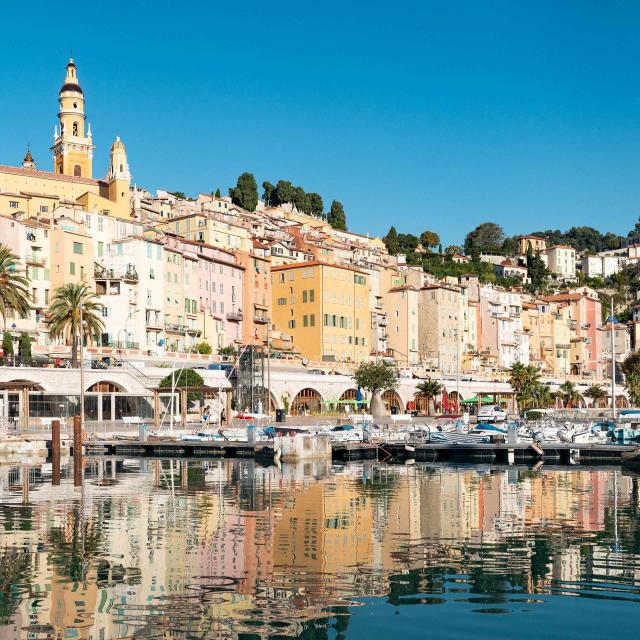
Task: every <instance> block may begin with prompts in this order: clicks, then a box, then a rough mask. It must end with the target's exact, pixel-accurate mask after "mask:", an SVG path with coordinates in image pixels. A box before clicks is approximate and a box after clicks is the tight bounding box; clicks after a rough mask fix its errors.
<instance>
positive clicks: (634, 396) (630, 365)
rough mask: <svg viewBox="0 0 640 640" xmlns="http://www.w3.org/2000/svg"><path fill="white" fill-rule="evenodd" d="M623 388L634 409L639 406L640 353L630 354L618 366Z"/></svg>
mask: <svg viewBox="0 0 640 640" xmlns="http://www.w3.org/2000/svg"><path fill="white" fill-rule="evenodd" d="M620 370H621V371H622V373H624V387H625V389H626V390H627V393H628V394H629V399H630V400H631V404H632V405H633V406H634V407H637V406H640V351H634V352H632V353H630V354H629V355H628V356H627V357H626V358H625V359H624V360H623V361H622V364H621V365H620Z"/></svg>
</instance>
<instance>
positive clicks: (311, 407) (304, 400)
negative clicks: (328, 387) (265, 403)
mask: <svg viewBox="0 0 640 640" xmlns="http://www.w3.org/2000/svg"><path fill="white" fill-rule="evenodd" d="M322 401H323V399H322V395H321V393H320V392H319V391H318V390H317V389H313V388H312V387H304V388H303V389H300V391H298V393H296V395H295V396H294V398H293V401H292V402H291V415H295V416H297V415H305V414H308V413H320V411H321V410H322Z"/></svg>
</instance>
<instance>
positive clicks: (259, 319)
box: [253, 316, 269, 324]
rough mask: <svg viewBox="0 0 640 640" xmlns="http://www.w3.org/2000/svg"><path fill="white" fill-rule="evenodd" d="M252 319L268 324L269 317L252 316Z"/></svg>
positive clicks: (258, 322)
mask: <svg viewBox="0 0 640 640" xmlns="http://www.w3.org/2000/svg"><path fill="white" fill-rule="evenodd" d="M253 321H254V322H256V323H257V324H268V323H269V318H267V316H254V318H253Z"/></svg>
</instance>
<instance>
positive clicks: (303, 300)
mask: <svg viewBox="0 0 640 640" xmlns="http://www.w3.org/2000/svg"><path fill="white" fill-rule="evenodd" d="M306 301H307V290H306V289H305V290H304V291H303V292H302V302H303V303H304V302H306ZM305 326H306V325H305Z"/></svg>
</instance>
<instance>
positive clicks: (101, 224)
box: [98, 216, 104, 231]
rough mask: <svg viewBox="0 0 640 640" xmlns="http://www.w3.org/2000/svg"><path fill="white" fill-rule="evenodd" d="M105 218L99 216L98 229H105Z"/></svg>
mask: <svg viewBox="0 0 640 640" xmlns="http://www.w3.org/2000/svg"><path fill="white" fill-rule="evenodd" d="M103 227H104V219H103V218H102V216H98V231H103Z"/></svg>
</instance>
